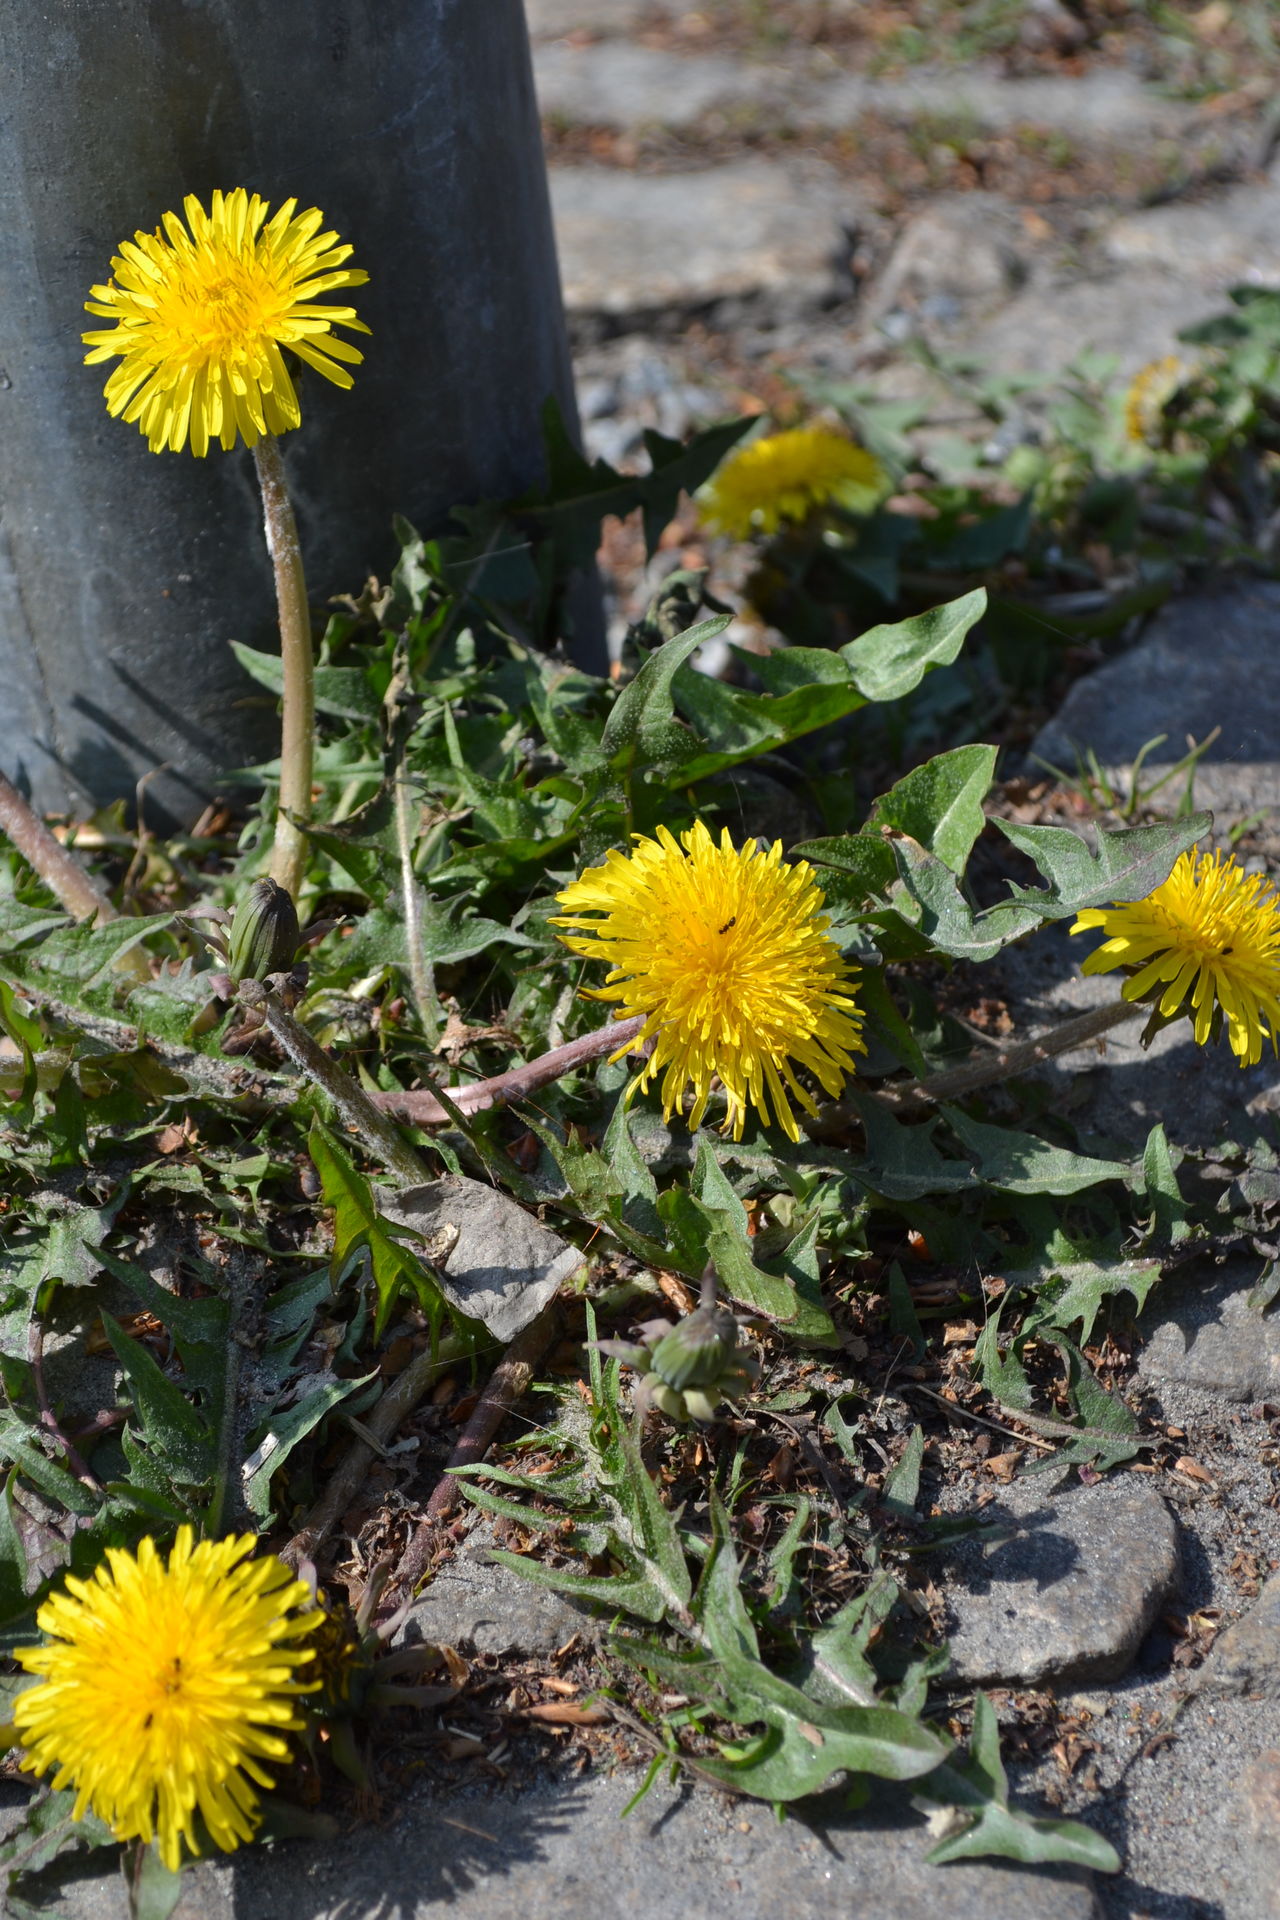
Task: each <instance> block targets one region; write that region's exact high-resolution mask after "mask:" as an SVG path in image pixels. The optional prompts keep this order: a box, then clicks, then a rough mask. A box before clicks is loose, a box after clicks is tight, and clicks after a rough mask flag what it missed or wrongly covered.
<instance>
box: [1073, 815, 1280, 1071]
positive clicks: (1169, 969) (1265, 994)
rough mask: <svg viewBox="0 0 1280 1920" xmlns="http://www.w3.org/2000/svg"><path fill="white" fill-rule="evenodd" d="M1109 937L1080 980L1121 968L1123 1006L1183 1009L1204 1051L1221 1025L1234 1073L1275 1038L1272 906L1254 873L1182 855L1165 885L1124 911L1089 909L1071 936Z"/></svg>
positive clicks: (1279, 914) (1272, 897)
mask: <svg viewBox="0 0 1280 1920" xmlns="http://www.w3.org/2000/svg"><path fill="white" fill-rule="evenodd" d="M1091 927H1100V928H1101V929H1102V931H1103V932H1104V933H1105V934H1106V935H1107V939H1106V940H1105V941H1104V942H1103V944H1102V945H1101V946H1100V947H1098V948H1097V949H1096V951H1095V952H1093V953H1091V954H1090V955H1089V958H1088V959H1087V960H1086V961H1085V963H1084V972H1085V973H1110V972H1111V971H1112V970H1113V969H1114V968H1116V967H1125V968H1128V969H1129V970H1130V972H1131V975H1132V977H1131V978H1130V979H1128V980H1126V982H1125V984H1124V986H1123V987H1122V988H1121V989H1120V991H1121V993H1122V994H1123V996H1124V998H1125V999H1126V1000H1149V1001H1150V1003H1151V1004H1152V1005H1153V1006H1154V1007H1155V1008H1156V1009H1157V1011H1158V1012H1159V1013H1160V1014H1161V1015H1162V1016H1163V1017H1164V1018H1165V1019H1166V1020H1168V1019H1171V1018H1172V1017H1173V1016H1174V1015H1175V1014H1177V1013H1179V1012H1182V1011H1185V1012H1186V1014H1187V1017H1188V1018H1189V1019H1192V1020H1194V1022H1195V1038H1196V1044H1197V1045H1198V1046H1203V1045H1204V1044H1205V1041H1206V1040H1208V1039H1209V1038H1210V1037H1211V1036H1212V1035H1213V1034H1214V1032H1215V1031H1217V1030H1218V1027H1219V1025H1220V1021H1221V1019H1222V1017H1224V1016H1225V1018H1226V1022H1227V1034H1228V1037H1229V1039H1230V1041H1231V1050H1232V1052H1233V1053H1234V1054H1235V1056H1236V1058H1237V1059H1238V1060H1239V1062H1240V1065H1241V1066H1242V1067H1252V1066H1256V1065H1257V1063H1258V1061H1259V1060H1261V1058H1262V1043H1263V1041H1264V1040H1270V1042H1271V1045H1272V1049H1273V1051H1274V1050H1275V1048H1276V1035H1277V1032H1278V1031H1280V899H1277V897H1276V894H1275V892H1274V890H1273V889H1272V887H1271V886H1270V885H1269V883H1268V882H1267V881H1266V880H1265V879H1264V878H1263V876H1262V875H1261V874H1256V873H1245V872H1243V871H1242V869H1241V868H1240V867H1239V866H1238V865H1237V864H1236V862H1235V861H1234V860H1227V859H1224V858H1223V857H1222V855H1221V854H1218V853H1214V854H1207V853H1183V854H1180V855H1179V856H1178V859H1177V861H1176V862H1175V863H1174V868H1173V872H1172V873H1171V874H1170V875H1169V878H1168V879H1167V880H1166V881H1165V883H1164V885H1163V886H1160V887H1157V888H1156V890H1155V892H1154V893H1150V894H1148V895H1147V897H1146V899H1145V900H1138V901H1135V902H1134V903H1133V904H1132V905H1118V906H1111V907H1089V908H1087V909H1086V911H1085V912H1084V913H1082V914H1080V916H1079V917H1078V919H1077V920H1076V921H1075V923H1074V925H1073V926H1072V929H1071V931H1072V933H1082V932H1084V931H1086V930H1087V929H1089V928H1091Z"/></svg>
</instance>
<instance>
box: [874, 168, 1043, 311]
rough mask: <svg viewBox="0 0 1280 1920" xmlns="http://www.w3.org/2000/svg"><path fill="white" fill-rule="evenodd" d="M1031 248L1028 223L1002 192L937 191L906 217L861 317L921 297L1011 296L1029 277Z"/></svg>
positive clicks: (989, 299) (992, 298)
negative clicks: (925, 203)
mask: <svg viewBox="0 0 1280 1920" xmlns="http://www.w3.org/2000/svg"><path fill="white" fill-rule="evenodd" d="M1026 251H1027V230H1026V227H1025V225H1024V224H1023V222H1022V220H1021V219H1020V218H1019V215H1018V211H1017V209H1016V208H1015V207H1013V206H1012V205H1011V204H1010V202H1009V201H1007V200H1006V199H1004V197H1003V196H1002V195H1001V194H998V193H946V194H939V195H938V196H937V198H936V199H934V200H933V201H931V202H930V204H929V205H928V206H927V207H926V208H925V209H924V211H923V212H922V213H918V214H916V215H915V216H914V217H913V218H912V219H911V220H909V221H908V222H907V224H906V226H905V227H904V229H903V231H902V233H901V234H900V236H899V238H898V240H897V242H896V243H895V245H894V249H893V252H892V253H891V254H890V256H889V259H888V261H887V263H886V265H885V268H884V271H883V273H882V274H881V275H880V276H879V278H878V279H877V280H876V282H875V284H874V286H873V287H872V289H871V291H870V293H869V294H868V296H867V300H866V302H865V306H864V308H863V310H862V316H861V317H863V318H865V320H866V321H868V322H875V321H878V320H880V319H881V318H882V317H883V316H884V315H885V314H886V313H889V312H890V311H892V309H893V308H895V307H898V306H901V305H903V304H908V305H911V304H915V303H918V302H921V301H925V302H929V303H931V304H932V305H933V306H934V307H935V308H936V306H937V303H938V302H939V300H948V301H966V302H967V301H977V302H981V303H983V304H986V305H990V304H991V303H993V302H995V301H1000V300H1004V299H1007V298H1008V296H1009V295H1010V293H1011V292H1013V290H1014V289H1015V288H1016V287H1018V286H1020V285H1021V283H1022V282H1023V281H1024V280H1025V279H1026V278H1027V261H1026V258H1025V255H1026Z"/></svg>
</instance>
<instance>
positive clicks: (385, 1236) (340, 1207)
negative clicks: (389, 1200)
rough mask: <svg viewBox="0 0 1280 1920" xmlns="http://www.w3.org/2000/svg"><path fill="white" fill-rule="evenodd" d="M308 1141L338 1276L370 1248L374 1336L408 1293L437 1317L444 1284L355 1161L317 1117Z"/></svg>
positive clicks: (443, 1305)
mask: <svg viewBox="0 0 1280 1920" xmlns="http://www.w3.org/2000/svg"><path fill="white" fill-rule="evenodd" d="M307 1145H308V1148H309V1150H310V1153H311V1158H312V1160H313V1161H314V1162H315V1166H316V1171H317V1173H318V1174H319V1175H320V1184H321V1186H322V1188H323V1190H324V1197H325V1201H326V1203H327V1204H328V1205H329V1206H331V1207H332V1208H333V1273H334V1275H335V1277H336V1275H337V1274H339V1273H340V1272H341V1271H342V1269H343V1268H344V1267H345V1266H346V1264H347V1261H348V1260H349V1259H350V1257H351V1255H352V1254H353V1253H354V1252H356V1251H357V1250H358V1249H359V1248H361V1247H364V1248H365V1249H367V1251H368V1255H369V1263H370V1266H371V1268H372V1270H373V1281H374V1286H375V1287H376V1289H377V1294H378V1311H377V1315H376V1319H375V1328H374V1332H375V1337H376V1338H380V1337H381V1334H382V1332H383V1330H384V1328H385V1327H386V1324H387V1321H388V1319H389V1318H390V1315H391V1310H392V1308H393V1307H394V1305H395V1303H396V1301H397V1300H398V1299H399V1298H400V1295H401V1294H402V1293H405V1292H407V1293H409V1294H410V1295H411V1296H412V1297H413V1298H414V1299H415V1300H416V1301H417V1302H418V1304H419V1306H421V1307H424V1308H425V1309H426V1310H427V1312H428V1313H430V1314H431V1315H432V1316H433V1318H435V1319H437V1320H438V1319H439V1317H440V1316H441V1315H442V1314H444V1313H445V1312H446V1311H447V1310H448V1309H447V1303H446V1302H445V1299H444V1297H443V1295H442V1294H441V1292H440V1289H439V1288H438V1287H437V1286H436V1284H435V1281H434V1280H433V1279H432V1278H431V1275H430V1274H429V1273H428V1272H427V1269H426V1268H425V1266H424V1265H423V1264H422V1262H421V1261H420V1260H419V1259H418V1258H417V1256H416V1255H415V1254H414V1252H413V1250H412V1247H411V1245H406V1244H405V1242H404V1241H403V1240H401V1239H399V1238H398V1237H397V1232H396V1230H393V1229H392V1227H391V1226H390V1225H389V1224H388V1223H387V1221H385V1220H384V1219H383V1218H382V1215H381V1214H380V1213H379V1212H378V1208H377V1204H376V1202H375V1200H374V1197H373V1189H372V1187H371V1186H370V1184H369V1182H368V1181H367V1180H366V1179H365V1177H364V1175H363V1174H361V1173H359V1172H357V1170H356V1168H355V1167H354V1166H353V1165H352V1163H351V1160H350V1159H349V1157H348V1155H347V1153H346V1150H345V1148H343V1147H342V1146H341V1145H340V1143H339V1141H338V1140H337V1138H336V1136H335V1135H334V1134H332V1133H330V1132H329V1129H328V1128H327V1127H326V1126H324V1124H323V1123H322V1122H321V1121H320V1120H318V1119H315V1120H313V1121H312V1123H311V1132H310V1135H309V1137H308V1141H307Z"/></svg>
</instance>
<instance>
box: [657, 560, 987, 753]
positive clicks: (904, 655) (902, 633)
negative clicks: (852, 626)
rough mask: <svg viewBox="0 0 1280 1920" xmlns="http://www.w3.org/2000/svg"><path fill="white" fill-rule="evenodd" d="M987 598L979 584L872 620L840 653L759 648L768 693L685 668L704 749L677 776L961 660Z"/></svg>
mask: <svg viewBox="0 0 1280 1920" xmlns="http://www.w3.org/2000/svg"><path fill="white" fill-rule="evenodd" d="M985 604H986V595H985V593H984V592H983V591H982V589H979V590H978V591H977V593H974V594H966V595H965V597H964V598H963V599H962V600H955V601H952V602H950V603H949V604H948V605H947V606H944V607H937V608H935V609H933V611H932V612H929V613H922V614H917V615H915V616H914V617H913V618H912V619H910V620H903V621H899V622H898V623H897V624H895V625H893V626H881V627H873V628H872V629H871V631H870V632H869V633H864V634H863V635H862V636H861V637H860V638H859V639H857V640H851V641H850V642H849V643H848V645H846V646H844V647H841V648H840V649H839V650H838V651H836V652H831V651H828V650H826V649H823V648H818V647H792V648H788V649H786V650H785V652H779V653H776V654H774V655H773V656H771V659H770V660H769V661H767V662H765V661H757V660H756V658H755V656H754V655H753V656H752V659H751V665H752V667H753V669H756V670H757V671H758V672H759V676H760V678H762V679H763V680H764V681H765V683H766V685H767V686H769V687H770V689H771V690H770V691H769V692H767V693H763V694H759V693H747V692H745V691H743V690H742V689H741V688H738V687H731V686H728V685H726V684H725V682H723V681H720V680H711V679H708V678H707V677H706V676H704V675H700V674H695V673H690V672H684V673H681V674H680V675H679V677H678V678H677V680H676V683H675V696H676V702H677V705H678V706H679V708H680V711H681V712H682V713H683V714H684V715H685V717H686V718H687V719H688V720H690V721H691V722H692V724H693V726H694V727H695V729H696V730H697V733H698V734H699V735H701V737H702V739H703V741H704V742H705V746H706V750H705V752H701V753H694V754H693V755H692V757H689V756H688V755H686V757H685V759H684V761H683V762H682V763H681V764H679V766H678V767H677V768H676V769H675V771H673V773H672V775H671V776H670V777H671V779H672V780H673V781H674V780H675V779H677V778H678V779H679V780H681V781H682V782H683V781H693V780H702V779H705V778H706V777H707V776H708V775H710V774H713V773H720V772H723V771H724V770H725V769H727V768H729V767H733V766H738V765H740V764H741V762H742V761H744V760H749V759H753V758H755V757H756V756H758V755H759V754H762V753H767V752H771V751H773V750H774V749H775V748H777V747H781V746H784V745H786V744H787V743H788V742H789V741H792V740H798V739H801V738H802V737H803V736H804V735H805V734H808V733H812V732H813V731H814V730H815V729H816V728H818V727H824V726H829V725H830V724H831V723H832V722H833V721H835V720H841V719H843V718H844V717H845V716H846V715H847V714H850V713H856V712H857V711H858V709H859V708H860V707H864V706H866V705H867V704H868V702H869V701H873V700H897V699H899V698H901V696H902V695H903V694H907V693H910V692H911V691H912V690H913V689H914V688H915V687H917V686H919V684H920V682H921V680H922V679H923V678H924V676H925V674H926V673H928V672H930V671H931V670H932V669H933V668H934V667H939V666H945V665H949V664H950V662H951V661H953V660H954V659H955V657H956V655H957V654H958V653H959V651H960V648H961V646H962V644H963V642H964V638H965V635H966V634H967V633H968V631H969V629H970V627H971V626H972V625H973V623H974V621H975V620H976V619H977V618H978V617H979V615H980V614H981V612H982V609H983V607H984V606H985ZM775 689H776V690H775Z"/></svg>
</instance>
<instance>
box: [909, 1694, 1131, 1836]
mask: <svg viewBox="0 0 1280 1920" xmlns="http://www.w3.org/2000/svg"><path fill="white" fill-rule="evenodd" d="M916 1792H917V1795H918V1797H919V1798H920V1799H922V1800H927V1801H931V1802H932V1803H933V1804H934V1805H936V1806H938V1807H952V1808H955V1809H956V1818H957V1821H960V1820H962V1819H965V1818H966V1816H967V1823H966V1824H964V1825H963V1826H961V1828H960V1830H959V1831H958V1832H954V1833H950V1834H947V1835H945V1837H944V1838H943V1839H941V1840H940V1841H939V1842H938V1844H937V1845H936V1846H935V1847H933V1848H932V1849H931V1850H930V1852H929V1854H928V1855H927V1858H928V1859H929V1860H930V1861H932V1862H933V1864H934V1865H935V1866H941V1865H942V1864H943V1862H944V1861H948V1860H974V1859H979V1858H981V1857H983V1856H985V1855H995V1856H997V1857H998V1858H1001V1859H1005V1860H1020V1861H1022V1862H1023V1863H1024V1864H1026V1865H1028V1866H1033V1865H1038V1864H1040V1863H1042V1862H1047V1861H1051V1860H1056V1861H1061V1862H1063V1863H1064V1864H1069V1865H1072V1866H1079V1867H1089V1868H1092V1869H1093V1871H1094V1872H1095V1873H1118V1872H1119V1871H1120V1866H1121V1861H1120V1856H1119V1854H1117V1852H1116V1850H1115V1848H1114V1847H1113V1846H1112V1845H1111V1844H1110V1842H1109V1841H1107V1840H1104V1839H1103V1837H1102V1835H1101V1834H1100V1833H1095V1832H1094V1831H1093V1829H1092V1827H1086V1826H1084V1825H1083V1823H1082V1822H1080V1821H1078V1820H1041V1819H1037V1818H1036V1817H1035V1816H1033V1815H1032V1814H1028V1813H1022V1812H1021V1811H1019V1810H1018V1809H1017V1808H1013V1807H1010V1805H1009V1786H1008V1782H1007V1780H1006V1778H1005V1771H1004V1767H1003V1765H1002V1764H1001V1760H1000V1729H999V1724H998V1722H997V1720H996V1715H995V1709H994V1707H993V1706H992V1705H991V1702H990V1700H989V1699H988V1698H987V1696H986V1694H984V1693H979V1694H977V1695H976V1696H975V1698H974V1703H973V1731H972V1733H971V1735H970V1739H969V1751H968V1753H967V1754H966V1755H965V1756H964V1757H963V1758H956V1757H954V1756H953V1757H952V1758H950V1759H948V1761H947V1763H946V1765H945V1766H942V1767H939V1768H938V1770H937V1772H936V1773H933V1774H931V1775H930V1776H929V1778H928V1779H927V1780H925V1781H922V1782H921V1783H920V1785H919V1786H918V1787H917V1789H916Z"/></svg>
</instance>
